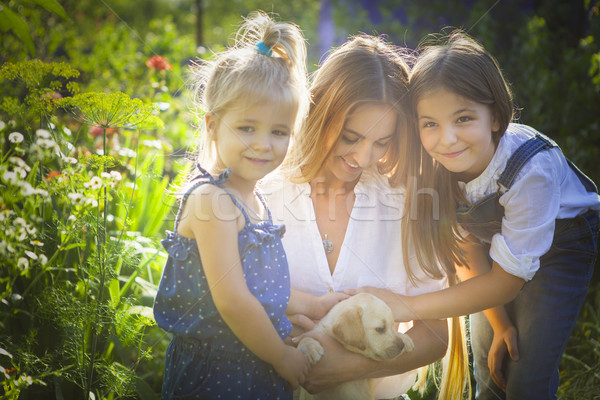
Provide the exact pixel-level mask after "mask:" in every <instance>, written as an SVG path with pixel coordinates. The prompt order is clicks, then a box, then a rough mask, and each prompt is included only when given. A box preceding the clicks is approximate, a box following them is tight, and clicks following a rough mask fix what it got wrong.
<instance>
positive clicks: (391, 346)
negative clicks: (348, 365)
mask: <svg viewBox="0 0 600 400" xmlns="http://www.w3.org/2000/svg"><path fill="white" fill-rule="evenodd" d="M335 308H336V309H337V310H334V309H332V310H331V311H332V312H334V315H335V319H334V321H333V323H332V329H331V333H332V335H333V336H334V337H335V338H336V339H337V340H338V341H339V342H340V343H342V344H343V345H344V346H345V347H346V348H347V349H348V350H350V351H354V352H356V353H360V354H363V355H365V356H367V357H369V358H372V359H374V360H389V359H391V358H394V357H397V356H398V355H400V354H402V353H404V352H408V351H411V350H412V349H413V347H414V345H413V342H412V340H411V338H410V337H409V336H408V335H405V334H402V333H399V332H398V331H397V330H396V328H395V325H394V318H393V316H392V310H390V308H389V307H388V306H387V304H385V302H383V301H382V300H380V299H379V298H377V297H375V296H373V295H371V294H367V293H361V294H357V295H355V296H352V297H350V298H349V299H347V300H344V301H342V302H340V303H339V304H338V305H336V307H335Z"/></svg>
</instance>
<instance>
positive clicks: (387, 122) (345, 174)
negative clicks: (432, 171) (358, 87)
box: [324, 103, 398, 182]
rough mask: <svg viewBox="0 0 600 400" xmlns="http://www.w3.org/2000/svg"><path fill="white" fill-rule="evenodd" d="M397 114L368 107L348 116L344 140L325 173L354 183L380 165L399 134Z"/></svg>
mask: <svg viewBox="0 0 600 400" xmlns="http://www.w3.org/2000/svg"><path fill="white" fill-rule="evenodd" d="M397 119H398V115H397V113H396V111H395V110H394V109H393V108H392V107H391V106H389V105H383V104H378V103H365V104H361V105H360V106H358V107H357V108H356V109H355V110H354V111H353V112H351V113H350V114H348V117H347V118H346V121H345V122H344V126H343V128H342V132H341V134H340V138H339V140H338V141H337V143H336V144H335V145H334V148H333V149H332V151H331V154H330V155H329V157H328V159H327V160H326V161H325V164H324V169H325V171H324V172H325V173H328V174H332V175H333V176H334V177H335V178H337V179H338V180H340V181H342V182H353V181H357V180H358V178H360V175H361V173H362V171H363V170H364V169H366V168H369V167H371V166H372V165H373V164H375V163H376V162H377V161H379V160H380V159H381V158H382V157H383V156H384V154H385V153H386V151H387V149H388V148H389V146H390V144H391V142H392V140H394V139H395V137H396V132H397V129H396V128H397V122H398V121H397Z"/></svg>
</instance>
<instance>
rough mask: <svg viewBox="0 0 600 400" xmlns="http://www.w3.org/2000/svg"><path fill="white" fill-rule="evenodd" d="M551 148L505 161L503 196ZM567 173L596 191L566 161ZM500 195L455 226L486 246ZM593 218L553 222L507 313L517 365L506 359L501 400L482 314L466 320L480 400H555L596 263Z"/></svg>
mask: <svg viewBox="0 0 600 400" xmlns="http://www.w3.org/2000/svg"><path fill="white" fill-rule="evenodd" d="M553 146H555V144H554V143H553V142H552V141H551V140H549V139H548V138H546V137H545V136H543V135H537V136H536V137H534V138H532V139H530V140H528V141H527V142H525V143H523V145H522V146H521V147H519V148H518V149H517V150H516V151H515V153H513V155H512V156H511V157H510V158H509V160H508V162H507V165H506V168H505V170H504V172H503V173H502V174H501V176H500V178H499V180H498V183H499V189H500V187H501V186H500V185H502V186H504V188H506V189H507V190H508V189H509V188H510V186H511V185H512V183H513V180H514V179H515V177H516V175H517V173H518V172H519V170H520V169H521V168H522V167H523V165H525V163H526V162H527V160H529V159H530V158H531V157H533V156H534V155H535V154H536V153H537V152H539V151H541V150H545V149H549V148H552V147H553ZM567 162H568V164H569V166H570V167H571V168H572V169H573V171H574V172H575V173H576V175H577V176H578V177H579V180H580V181H581V183H582V184H583V185H584V186H585V188H586V189H587V191H589V192H597V189H596V186H595V185H594V183H593V182H592V181H591V180H590V179H589V178H588V177H586V176H585V175H584V174H583V173H582V172H581V171H579V169H577V167H575V166H574V165H573V164H572V163H571V162H570V161H569V160H567ZM500 196H501V193H500V190H498V192H496V193H492V194H490V195H488V196H486V197H484V198H483V199H481V200H479V201H478V202H476V203H475V204H473V205H470V206H467V205H461V206H459V208H458V209H457V220H458V222H459V223H460V224H461V226H462V227H463V228H464V229H466V230H467V231H469V233H471V234H473V235H474V236H476V237H477V238H478V239H479V240H481V241H482V242H483V243H486V244H488V245H489V243H490V242H491V239H492V237H493V235H494V234H496V233H499V232H501V228H502V217H503V216H504V208H503V207H502V206H501V205H500V204H499V201H498V200H499V198H500ZM598 220H599V217H598V212H597V211H591V210H590V211H587V212H586V213H584V214H582V215H579V216H577V217H575V218H569V219H559V220H556V225H555V232H554V239H553V242H552V246H551V248H550V250H549V251H548V252H547V253H546V254H545V255H544V256H542V257H541V258H540V269H539V270H538V271H537V272H536V274H535V275H534V277H533V279H532V280H531V281H529V282H527V283H526V284H525V285H524V286H523V288H522V289H521V291H520V293H519V295H518V296H517V298H516V299H515V300H513V301H512V302H511V303H509V304H507V305H506V306H505V307H506V310H507V312H508V314H509V317H510V318H511V321H512V322H513V324H514V325H515V327H516V328H517V332H518V348H519V353H520V359H519V361H517V362H513V361H512V360H510V357H509V356H508V355H507V356H506V359H505V360H504V361H505V364H504V376H505V378H506V379H507V388H506V389H507V390H506V394H505V393H504V392H503V391H502V390H501V389H499V388H498V387H497V386H496V385H495V384H494V382H493V381H492V379H491V376H490V372H489V369H488V367H487V356H488V352H489V349H490V346H491V343H492V338H493V331H492V328H491V326H490V324H489V322H488V320H487V318H486V317H485V315H484V314H483V313H478V314H473V315H471V317H470V332H471V346H472V351H473V367H474V375H475V380H476V395H475V398H476V399H478V400H497V399H510V400H521V399H528V400H530V399H532V400H535V399H555V398H556V391H557V389H558V363H559V362H560V359H561V356H562V353H563V351H564V348H565V346H566V344H567V340H568V339H569V336H570V334H571V331H572V330H573V326H574V325H575V321H576V319H577V315H578V313H579V309H580V308H581V305H582V303H583V300H584V298H585V294H586V292H587V288H588V285H589V281H590V279H591V276H592V271H593V267H594V262H595V259H596V255H597V247H596V245H597V240H598V229H599V226H598Z"/></svg>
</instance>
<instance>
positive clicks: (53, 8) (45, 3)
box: [31, 0, 69, 21]
mask: <svg viewBox="0 0 600 400" xmlns="http://www.w3.org/2000/svg"><path fill="white" fill-rule="evenodd" d="M31 1H33V2H34V3H35V4H37V5H38V6H41V7H44V8H45V9H46V10H48V11H50V12H53V13H54V14H56V15H58V16H59V17H61V18H62V19H64V20H66V21H68V20H69V17H68V16H67V13H66V12H65V9H64V8H63V6H61V5H60V4H59V3H58V1H56V0H31Z"/></svg>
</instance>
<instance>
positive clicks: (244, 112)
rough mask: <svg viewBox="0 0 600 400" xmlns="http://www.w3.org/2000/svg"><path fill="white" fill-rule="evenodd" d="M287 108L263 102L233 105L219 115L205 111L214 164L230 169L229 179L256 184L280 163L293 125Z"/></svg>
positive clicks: (290, 112)
mask: <svg viewBox="0 0 600 400" xmlns="http://www.w3.org/2000/svg"><path fill="white" fill-rule="evenodd" d="M294 115H295V114H294V113H293V112H292V110H290V107H289V106H287V105H285V104H282V103H281V102H276V101H264V102H261V103H258V104H255V105H252V106H250V107H237V108H234V107H232V109H231V110H228V111H227V112H225V113H224V114H223V115H221V117H220V118H217V117H216V116H215V115H212V114H207V116H206V126H207V129H208V130H209V132H211V133H212V134H213V137H214V139H213V140H214V143H215V146H216V149H217V157H218V160H217V163H218V164H217V165H219V166H221V167H222V168H225V167H228V168H230V169H231V177H230V180H231V181H232V182H233V181H234V180H240V179H241V180H243V181H247V182H248V183H251V184H252V185H253V184H254V183H256V181H257V180H258V179H261V178H262V177H264V176H265V175H266V174H268V173H269V172H271V171H273V170H274V169H275V168H277V167H278V166H279V164H281V162H282V161H283V158H284V157H285V154H286V152H287V149H288V144H289V141H290V135H291V134H292V128H293V124H294Z"/></svg>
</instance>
